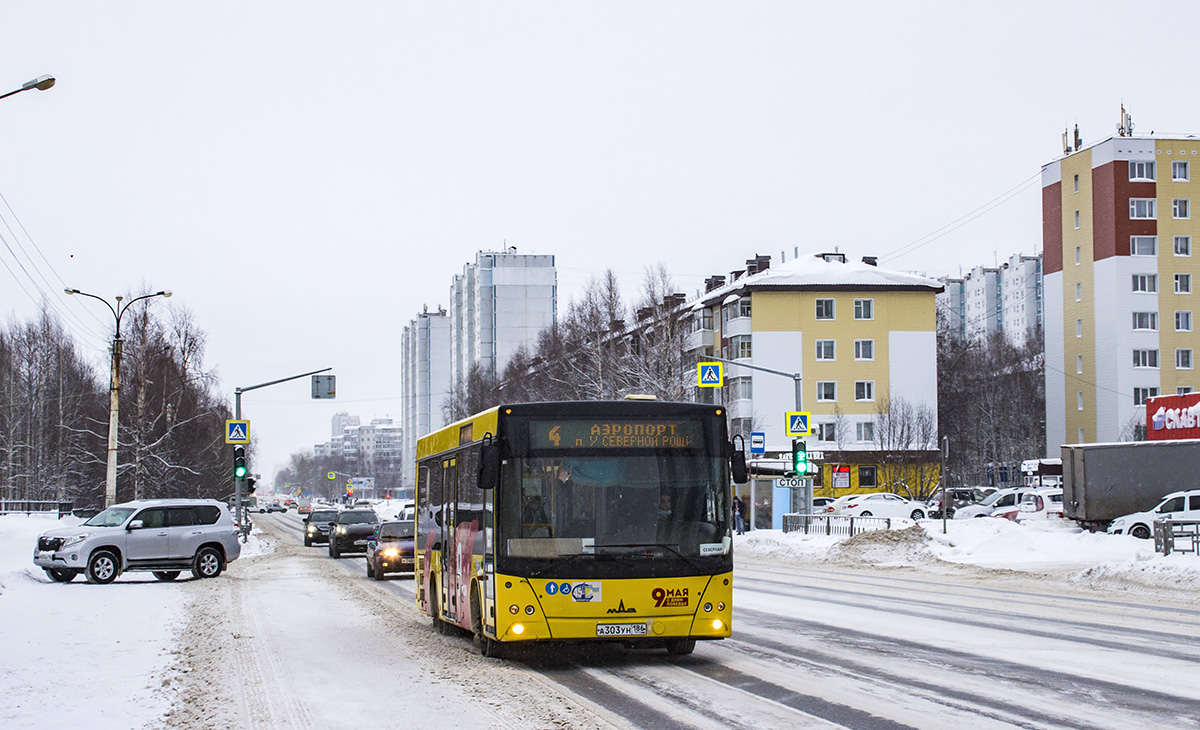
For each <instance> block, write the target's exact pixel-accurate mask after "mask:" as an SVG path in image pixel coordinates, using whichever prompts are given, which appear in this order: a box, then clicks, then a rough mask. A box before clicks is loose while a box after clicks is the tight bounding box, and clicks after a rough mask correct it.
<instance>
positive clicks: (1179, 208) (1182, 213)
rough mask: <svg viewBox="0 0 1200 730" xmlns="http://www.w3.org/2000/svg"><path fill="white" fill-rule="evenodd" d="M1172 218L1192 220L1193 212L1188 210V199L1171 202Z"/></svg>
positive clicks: (1177, 199)
mask: <svg viewBox="0 0 1200 730" xmlns="http://www.w3.org/2000/svg"><path fill="white" fill-rule="evenodd" d="M1171 217H1172V218H1191V217H1192V216H1191V210H1190V209H1189V208H1188V199H1187V198H1175V199H1174V200H1172V201H1171Z"/></svg>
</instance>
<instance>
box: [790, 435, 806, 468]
mask: <svg viewBox="0 0 1200 730" xmlns="http://www.w3.org/2000/svg"><path fill="white" fill-rule="evenodd" d="M792 471H794V472H795V473H796V476H798V477H801V476H804V475H805V474H807V473H808V446H807V445H806V444H805V443H804V441H802V440H800V439H792Z"/></svg>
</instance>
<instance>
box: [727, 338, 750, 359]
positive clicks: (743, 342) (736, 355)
mask: <svg viewBox="0 0 1200 730" xmlns="http://www.w3.org/2000/svg"><path fill="white" fill-rule="evenodd" d="M729 354H731V355H733V358H732V359H734V360H739V359H741V358H743V357H751V349H750V335H734V336H733V337H730V338H729Z"/></svg>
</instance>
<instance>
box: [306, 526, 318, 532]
mask: <svg viewBox="0 0 1200 730" xmlns="http://www.w3.org/2000/svg"><path fill="white" fill-rule="evenodd" d="M308 531H309V532H316V531H317V527H316V525H309V526H308Z"/></svg>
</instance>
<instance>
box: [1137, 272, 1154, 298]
mask: <svg viewBox="0 0 1200 730" xmlns="http://www.w3.org/2000/svg"><path fill="white" fill-rule="evenodd" d="M1133 290H1134V291H1135V292H1143V293H1145V294H1154V293H1156V292H1157V291H1158V275H1157V274H1134V275H1133Z"/></svg>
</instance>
